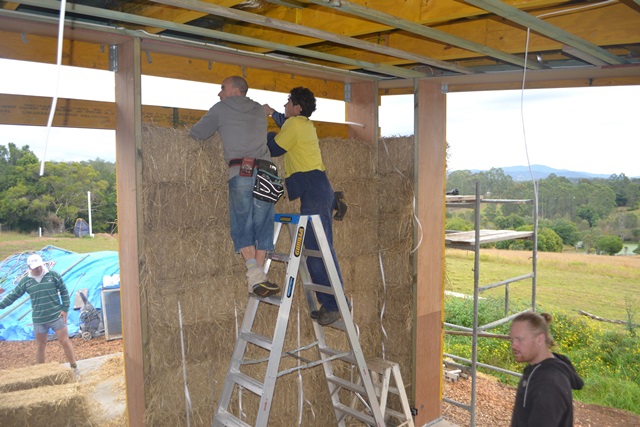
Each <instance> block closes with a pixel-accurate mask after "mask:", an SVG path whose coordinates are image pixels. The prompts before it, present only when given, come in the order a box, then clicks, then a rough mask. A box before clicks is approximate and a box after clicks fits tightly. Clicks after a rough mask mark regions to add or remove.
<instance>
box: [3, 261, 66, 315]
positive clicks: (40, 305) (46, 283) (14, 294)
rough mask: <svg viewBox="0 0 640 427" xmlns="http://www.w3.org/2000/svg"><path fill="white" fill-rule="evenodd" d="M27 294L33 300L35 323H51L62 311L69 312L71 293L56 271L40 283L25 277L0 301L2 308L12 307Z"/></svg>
mask: <svg viewBox="0 0 640 427" xmlns="http://www.w3.org/2000/svg"><path fill="white" fill-rule="evenodd" d="M25 293H27V294H29V297H30V298H31V307H32V309H33V311H32V312H31V318H32V319H33V323H49V322H51V321H54V320H56V318H58V316H60V312H61V311H64V312H68V311H69V291H68V290H67V286H66V285H65V284H64V281H63V280H62V277H61V276H60V275H59V274H58V273H56V272H55V271H49V272H47V273H45V275H44V276H43V277H42V280H40V283H38V282H37V281H36V280H35V279H34V278H32V277H29V276H26V277H23V278H22V280H20V283H18V286H16V287H15V288H14V289H13V290H12V291H11V292H9V295H7V296H6V297H5V298H4V299H3V300H2V301H0V308H5V307H8V306H10V305H11V304H13V303H14V302H15V301H16V300H17V299H18V298H20V297H21V296H22V295H24V294H25Z"/></svg>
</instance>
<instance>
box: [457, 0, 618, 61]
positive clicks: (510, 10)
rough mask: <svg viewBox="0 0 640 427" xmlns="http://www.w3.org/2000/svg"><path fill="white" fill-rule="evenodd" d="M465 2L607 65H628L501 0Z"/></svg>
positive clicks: (599, 48)
mask: <svg viewBox="0 0 640 427" xmlns="http://www.w3.org/2000/svg"><path fill="white" fill-rule="evenodd" d="M464 1H466V2H467V3H469V4H472V5H474V6H476V7H479V8H481V9H484V10H486V11H488V12H492V13H495V14H496V15H498V16H502V17H503V18H505V19H508V20H509V21H512V22H515V23H517V24H519V25H522V26H523V27H525V28H529V29H531V30H533V31H535V32H537V33H540V34H543V35H545V36H547V37H549V38H551V39H554V40H557V41H559V42H561V43H564V44H566V45H568V46H571V47H573V48H575V49H578V50H580V51H581V52H584V53H586V54H587V55H589V56H592V57H594V58H598V59H600V60H601V61H604V62H606V63H607V64H611V65H616V64H618V65H619V64H626V63H627V61H624V60H622V59H620V58H619V57H618V56H616V55H613V54H611V53H609V52H608V51H606V50H605V49H602V48H601V47H599V46H596V45H594V44H592V43H589V42H587V41H586V40H583V39H581V38H580V37H577V36H575V35H573V34H571V33H569V32H567V31H565V30H562V29H560V28H558V27H555V26H553V25H551V24H549V23H547V22H545V21H543V20H542V19H540V18H536V17H535V16H531V15H529V14H528V13H526V12H523V11H521V10H520V9H516V8H515V7H513V6H510V5H508V4H506V3H503V2H501V1H500V0H464Z"/></svg>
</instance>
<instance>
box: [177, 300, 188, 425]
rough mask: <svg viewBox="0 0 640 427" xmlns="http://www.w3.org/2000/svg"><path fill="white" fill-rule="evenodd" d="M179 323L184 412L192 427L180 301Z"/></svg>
mask: <svg viewBox="0 0 640 427" xmlns="http://www.w3.org/2000/svg"><path fill="white" fill-rule="evenodd" d="M178 322H179V325H180V349H181V351H182V379H183V381H184V410H185V412H186V414H187V427H190V426H191V395H190V394H189V387H188V385H187V363H186V357H185V352H184V332H183V330H182V308H181V307H180V301H178Z"/></svg>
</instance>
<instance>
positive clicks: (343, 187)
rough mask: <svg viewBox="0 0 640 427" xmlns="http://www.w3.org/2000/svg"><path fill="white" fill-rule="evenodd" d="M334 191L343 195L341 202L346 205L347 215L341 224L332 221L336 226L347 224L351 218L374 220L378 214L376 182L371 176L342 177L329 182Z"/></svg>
mask: <svg viewBox="0 0 640 427" xmlns="http://www.w3.org/2000/svg"><path fill="white" fill-rule="evenodd" d="M331 185H332V187H333V190H334V191H342V192H343V193H344V199H343V201H344V202H345V203H346V204H347V208H348V209H347V214H346V215H345V217H344V218H345V219H344V220H343V221H342V222H339V221H334V227H335V226H336V224H342V223H346V222H348V221H349V220H350V219H352V218H360V217H368V218H375V217H376V216H377V212H378V198H377V195H376V192H377V180H376V179H375V178H374V177H372V176H363V177H346V178H345V177H343V176H342V175H340V177H339V178H337V179H332V180H331Z"/></svg>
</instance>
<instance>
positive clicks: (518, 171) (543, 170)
mask: <svg viewBox="0 0 640 427" xmlns="http://www.w3.org/2000/svg"><path fill="white" fill-rule="evenodd" d="M500 169H502V170H503V171H504V173H505V174H506V175H510V176H511V178H513V180H514V181H531V173H530V172H529V167H528V166H506V167H501V168H500ZM471 172H472V173H478V172H486V170H481V169H472V170H471ZM531 172H533V176H534V177H535V179H543V178H546V177H548V176H549V175H551V174H555V175H557V176H562V177H565V178H567V179H580V178H591V179H593V178H604V179H606V178H609V177H610V176H611V175H612V174H609V175H606V174H597V173H589V172H576V171H570V170H566V169H554V168H550V167H549V166H543V165H531Z"/></svg>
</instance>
